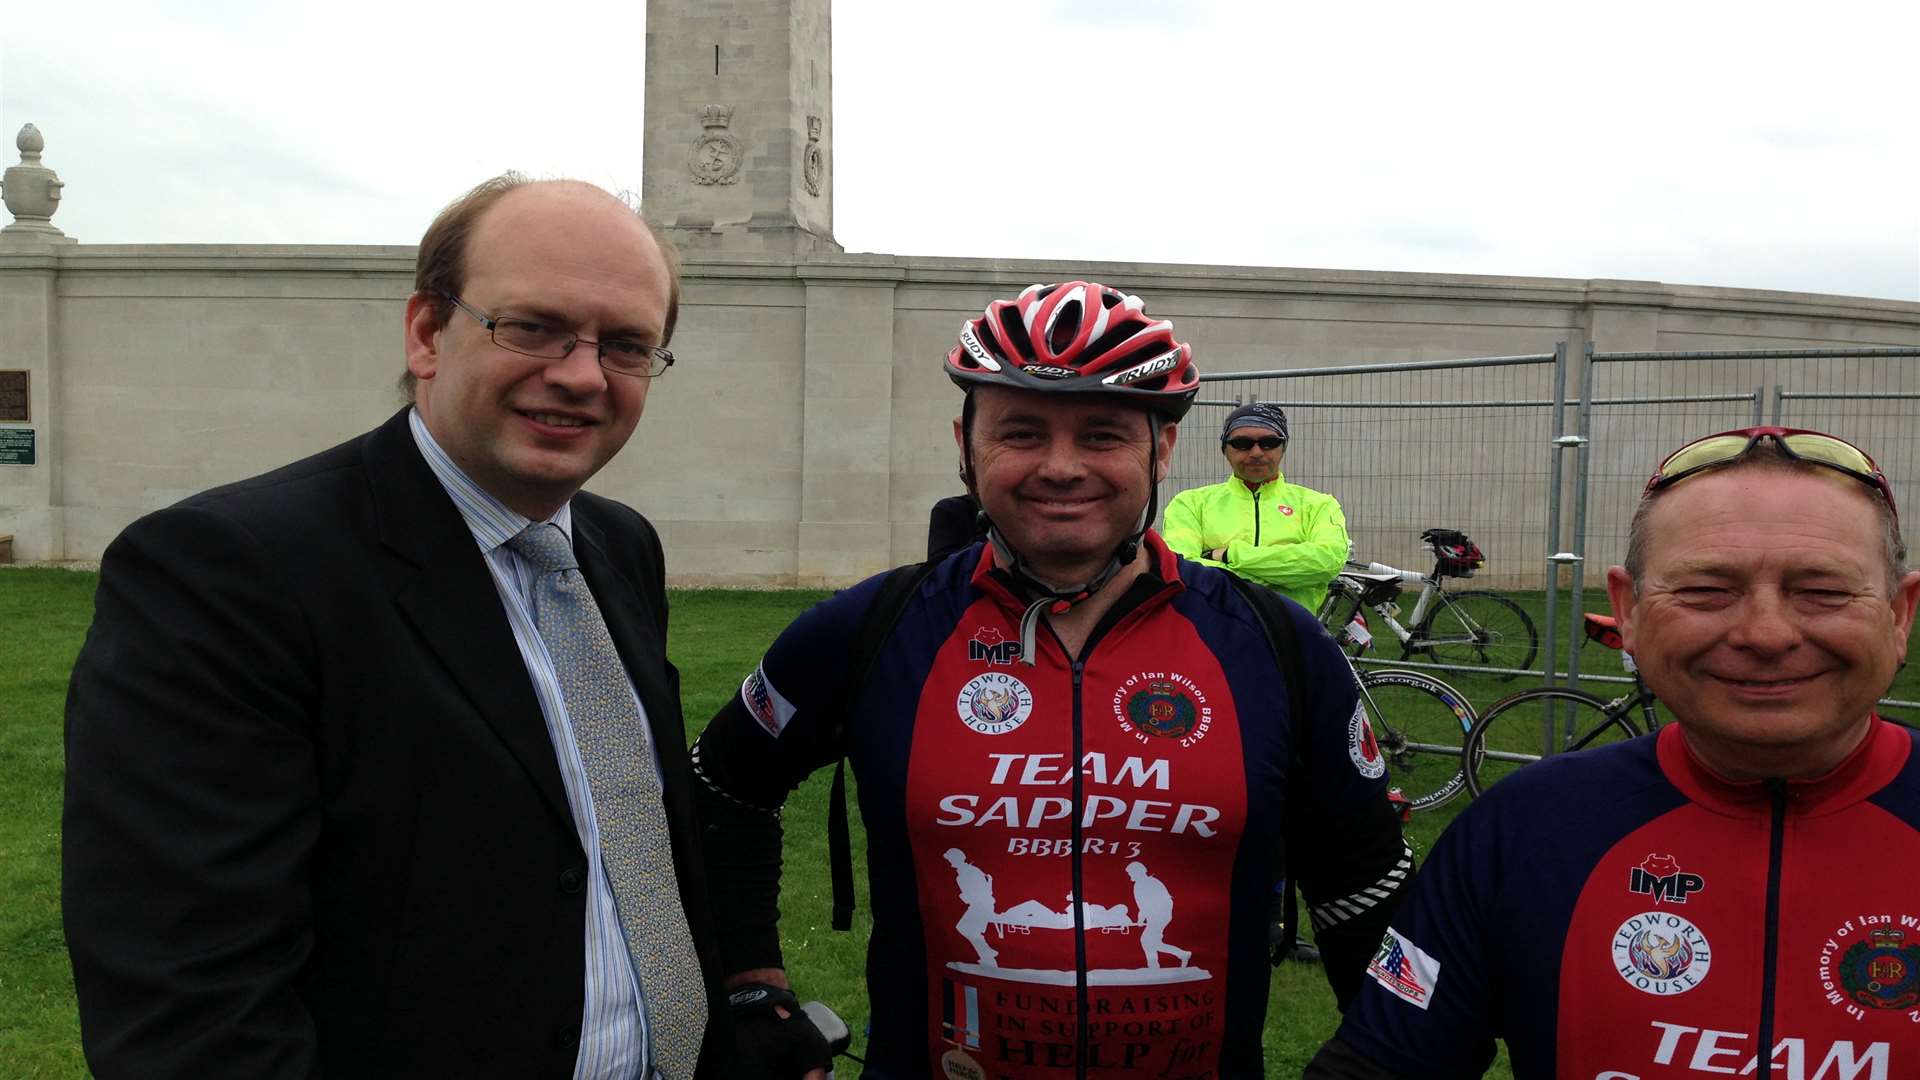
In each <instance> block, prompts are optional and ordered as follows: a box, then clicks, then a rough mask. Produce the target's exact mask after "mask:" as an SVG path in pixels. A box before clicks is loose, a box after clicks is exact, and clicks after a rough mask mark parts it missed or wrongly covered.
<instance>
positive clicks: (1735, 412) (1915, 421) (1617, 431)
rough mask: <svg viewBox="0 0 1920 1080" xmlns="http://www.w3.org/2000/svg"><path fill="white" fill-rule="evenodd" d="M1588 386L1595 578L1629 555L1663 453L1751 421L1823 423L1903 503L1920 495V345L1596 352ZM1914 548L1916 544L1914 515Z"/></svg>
mask: <svg viewBox="0 0 1920 1080" xmlns="http://www.w3.org/2000/svg"><path fill="white" fill-rule="evenodd" d="M1588 371H1589V372H1590V374H1589V376H1588V379H1587V380H1585V382H1584V383H1583V385H1586V386H1590V387H1591V390H1590V391H1588V392H1585V393H1583V397H1585V398H1587V399H1588V401H1587V402H1585V403H1583V405H1582V408H1581V412H1580V417H1579V418H1580V419H1581V420H1582V421H1583V422H1584V427H1583V429H1582V433H1583V434H1586V435H1588V437H1589V438H1590V439H1591V440H1592V443H1591V445H1590V446H1589V448H1588V449H1587V451H1586V457H1587V460H1586V464H1585V467H1584V470H1583V471H1584V473H1585V477H1584V480H1585V489H1586V493H1587V512H1586V521H1587V522H1588V523H1589V524H1588V526H1587V528H1586V533H1585V540H1586V543H1585V551H1584V552H1583V554H1584V555H1585V556H1586V565H1587V566H1588V568H1589V571H1588V574H1587V576H1588V577H1589V578H1592V577H1593V576H1594V568H1598V567H1606V566H1610V565H1613V564H1615V563H1618V562H1620V561H1621V560H1622V559H1624V558H1625V557H1626V545H1627V524H1628V523H1629V522H1630V521H1631V520H1632V518H1633V510H1634V507H1635V505H1636V504H1637V503H1638V501H1639V499H1640V491H1641V489H1642V488H1644V487H1645V486H1646V483H1647V477H1648V476H1649V475H1651V474H1652V472H1653V469H1654V467H1655V466H1656V465H1658V464H1659V463H1660V459H1661V458H1662V457H1664V456H1665V455H1667V454H1669V453H1671V452H1672V451H1674V450H1675V449H1678V448H1679V447H1680V445H1681V444H1682V443H1685V442H1687V441H1688V440H1689V439H1694V438H1698V437H1699V436H1701V435H1705V434H1709V433H1711V432H1715V431H1722V430H1726V429H1728V428H1736V427H1745V426H1747V425H1749V424H1782V425H1785V426H1788V427H1805V428H1816V429H1818V430H1820V431H1825V432H1828V433H1829V434H1833V435H1838V436H1839V437H1841V438H1843V439H1846V440H1847V441H1848V442H1851V443H1854V444H1856V445H1858V446H1860V447H1862V448H1864V449H1865V450H1866V451H1867V452H1868V453H1869V454H1872V455H1873V456H1874V459H1875V460H1876V461H1878V462H1879V463H1880V467H1881V469H1882V470H1883V471H1884V472H1885V473H1886V474H1887V476H1888V478H1889V479H1890V480H1891V481H1892V482H1893V488H1894V496H1895V498H1896V500H1897V501H1898V502H1899V504H1900V505H1903V506H1913V505H1915V504H1916V500H1920V349H1867V350H1839V351H1817V350H1798V349H1794V350H1789V349H1775V350H1748V351H1743V352H1693V353H1604V352H1601V353H1592V354H1591V355H1590V357H1589V363H1588ZM1903 524H1904V525H1905V531H1906V534H1907V543H1908V545H1909V546H1912V544H1913V543H1914V542H1915V540H1916V539H1920V533H1917V532H1916V524H1920V523H1917V522H1915V521H1914V520H1913V518H1912V515H1911V514H1910V515H1909V516H1908V520H1907V521H1906V522H1905V523H1903Z"/></svg>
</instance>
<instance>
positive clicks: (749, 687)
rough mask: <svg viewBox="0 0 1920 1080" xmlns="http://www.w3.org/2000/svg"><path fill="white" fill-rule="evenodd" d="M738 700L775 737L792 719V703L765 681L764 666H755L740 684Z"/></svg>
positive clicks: (777, 736)
mask: <svg viewBox="0 0 1920 1080" xmlns="http://www.w3.org/2000/svg"><path fill="white" fill-rule="evenodd" d="M740 701H741V703H742V704H744V705H746V707H747V711H748V712H750V713H752V714H753V718H754V719H755V720H757V721H759V723H760V726H761V727H763V728H766V729H767V734H769V735H771V736H773V737H774V738H776V739H777V738H779V737H780V733H781V732H782V731H785V730H786V729H787V721H789V720H792V719H793V705H792V704H791V703H789V702H788V701H787V699H786V698H783V697H781V696H780V691H778V690H775V689H774V688H773V684H772V683H770V682H768V681H767V672H766V669H765V668H762V667H759V666H756V667H755V668H754V669H753V674H751V675H749V676H747V677H746V679H745V681H743V682H742V683H741V684H740Z"/></svg>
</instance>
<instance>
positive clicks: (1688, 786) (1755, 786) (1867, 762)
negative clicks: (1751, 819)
mask: <svg viewBox="0 0 1920 1080" xmlns="http://www.w3.org/2000/svg"><path fill="white" fill-rule="evenodd" d="M1870 724H1871V726H1870V727H1869V728H1868V730H1867V736H1866V738H1864V739H1862V740H1861V741H1860V745H1859V746H1856V747H1854V749H1853V751H1852V752H1851V753H1849V754H1848V755H1847V756H1846V758H1845V759H1844V760H1842V761H1841V762H1840V764H1838V765H1836V766H1834V767H1833V769H1832V770H1830V771H1829V772H1827V773H1826V774H1825V775H1823V776H1815V777H1810V778H1807V779H1802V780H1789V781H1787V784H1786V792H1787V802H1788V803H1789V805H1791V806H1792V807H1794V809H1795V810H1796V812H1798V813H1803V814H1825V813H1832V812H1835V811H1838V810H1844V809H1846V808H1847V807H1850V806H1853V805H1854V804H1856V803H1858V802H1860V801H1861V800H1863V799H1865V798H1867V797H1868V796H1871V795H1872V794H1873V793H1875V792H1877V791H1879V790H1880V789H1881V788H1883V787H1885V786H1887V784H1888V783H1890V782H1891V781H1892V780H1893V778H1894V776H1895V775H1896V774H1898V773H1899V772H1900V769H1901V768H1902V767H1903V766H1905V765H1906V763H1907V756H1908V755H1909V754H1910V753H1911V752H1912V750H1913V739H1912V737H1911V736H1909V735H1908V734H1907V729H1905V728H1902V727H1899V726H1897V725H1894V724H1890V723H1888V722H1886V721H1885V720H1882V719H1880V718H1879V717H1878V716H1875V717H1874V718H1873V719H1872V720H1871V721H1870ZM1657 738H1658V739H1659V742H1658V743H1657V744H1656V752H1657V755H1658V757H1659V759H1660V768H1661V769H1662V771H1664V772H1665V773H1666V774H1667V778H1668V779H1669V780H1671V781H1673V783H1674V786H1676V787H1678V788H1679V789H1680V790H1681V792H1682V793H1684V794H1685V795H1686V796H1687V797H1688V798H1690V799H1692V800H1693V801H1694V802H1696V803H1699V804H1700V805H1702V806H1705V807H1707V808H1708V809H1710V810H1716V811H1719V812H1721V813H1725V814H1732V815H1735V816H1750V815H1754V814H1761V813H1765V812H1766V808H1767V805H1768V799H1769V796H1768V793H1767V787H1766V782H1765V781H1762V780H1729V779H1727V778H1726V777H1724V776H1721V775H1720V774H1718V773H1716V772H1714V771H1713V770H1712V769H1710V768H1708V767H1707V764H1706V763H1705V762H1703V761H1701V760H1700V759H1699V758H1698V757H1696V756H1694V753H1693V750H1692V748H1691V747H1689V746H1688V745H1687V740H1686V737H1685V735H1684V733H1683V732H1682V730H1681V725H1679V724H1677V723H1673V724H1668V725H1666V726H1665V727H1663V728H1661V729H1660V734H1659V735H1658V736H1657Z"/></svg>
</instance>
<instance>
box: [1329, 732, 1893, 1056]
mask: <svg viewBox="0 0 1920 1080" xmlns="http://www.w3.org/2000/svg"><path fill="white" fill-rule="evenodd" d="M1916 738H1917V737H1916V733H1915V732H1913V731H1911V730H1909V729H1907V728H1903V727H1900V726H1897V725H1894V724H1890V723H1887V722H1885V721H1882V720H1878V719H1876V720H1874V721H1873V723H1872V727H1871V729H1870V730H1869V733H1868V737H1867V738H1866V740H1865V741H1864V742H1863V743H1862V744H1861V745H1860V747H1859V748H1858V749H1856V750H1855V751H1854V752H1853V754H1852V755H1850V756H1849V757H1848V758H1847V759H1846V760H1845V761H1844V762H1842V763H1841V765H1840V766H1839V767H1838V768H1836V769H1835V770H1833V771H1832V772H1830V773H1829V774H1827V775H1826V776H1823V777H1820V778H1817V779H1813V780H1807V781H1766V782H1751V783H1735V782H1731V781H1728V780H1725V779H1723V778H1721V777H1719V776H1718V775H1716V774H1714V773H1712V772H1711V771H1709V770H1708V769H1707V768H1706V767H1705V766H1703V765H1702V764H1701V763H1700V762H1699V761H1698V760H1697V759H1696V758H1694V756H1693V755H1692V753H1691V752H1690V751H1689V750H1688V749H1687V745H1686V740H1685V738H1684V737H1683V734H1682V731H1681V729H1680V728H1679V727H1677V726H1671V725H1670V726H1668V727H1667V728H1665V729H1664V730H1662V731H1661V732H1660V733H1659V734H1658V735H1657V736H1651V737H1647V738H1642V739H1636V740H1633V741H1631V742H1628V743H1624V744H1621V745H1618V746H1614V747H1609V748H1606V749H1601V750H1594V751H1587V752H1583V753H1579V754H1572V755H1567V756H1566V757H1563V758H1555V759H1551V760H1549V761H1547V762H1543V763H1541V764H1540V765H1537V766H1533V767H1530V768H1528V769H1525V770H1523V771H1521V772H1519V773H1517V774H1515V775H1514V776H1512V777H1510V778H1509V779H1507V780H1503V781H1502V782H1501V783H1500V784H1499V785H1497V786H1496V787H1494V788H1493V789H1492V790H1491V791H1490V792H1489V793H1488V794H1487V796H1486V797H1485V798H1483V799H1481V800H1480V801H1479V802H1477V803H1476V804H1475V805H1474V806H1473V807H1471V808H1470V809H1469V810H1468V811H1467V812H1466V813H1463V814H1462V815H1461V816H1460V817H1459V819H1458V820H1456V821H1455V822H1454V823H1453V825H1452V826H1451V827H1449V829H1448V830H1447V832H1446V834H1444V835H1443V836H1442V837H1441V839H1440V841H1439V843H1437V844H1436V845H1435V847H1434V850H1433V854H1432V856H1431V857H1430V858H1429V859H1428V860H1427V861H1426V863H1425V864H1424V865H1423V866H1422V868H1421V881H1420V885H1419V888H1417V889H1416V890H1414V894H1413V897H1412V899H1411V900H1409V902H1408V903H1407V905H1406V906H1405V907H1404V908H1403V909H1401V911H1400V912H1399V913H1398V914H1397V915H1396V916H1395V917H1394V919H1393V926H1392V929H1391V930H1390V931H1389V932H1388V934H1387V937H1386V939H1385V940H1384V941H1383V943H1382V944H1381V946H1380V948H1379V950H1378V952H1377V954H1376V957H1375V960H1374V961H1373V963H1372V964H1371V965H1370V967H1369V974H1370V975H1371V976H1372V978H1371V979H1370V980H1369V981H1368V982H1367V984H1366V985H1365V986H1364V987H1363V988H1362V991H1361V993H1360V996H1359V997H1358V998H1357V999H1356V1000H1355V1002H1354V1004H1353V1006H1352V1007H1351V1008H1350V1010H1349V1011H1348V1014H1347V1017H1346V1019H1345V1022H1344V1023H1343V1024H1342V1025H1341V1028H1340V1031H1339V1033H1338V1037H1337V1038H1338V1041H1339V1042H1340V1043H1342V1044H1345V1047H1346V1048H1348V1049H1351V1050H1352V1051H1355V1052H1357V1053H1358V1055H1359V1056H1360V1057H1362V1058H1364V1059H1367V1061H1369V1062H1371V1063H1373V1064H1375V1065H1377V1066H1379V1071H1374V1070H1372V1069H1369V1068H1365V1067H1357V1068H1356V1067H1348V1068H1334V1067H1329V1068H1327V1069H1325V1070H1324V1071H1322V1070H1321V1069H1320V1067H1319V1065H1320V1063H1319V1062H1318V1061H1316V1065H1315V1067H1314V1068H1310V1069H1309V1071H1308V1076H1310V1077H1349V1076H1351V1077H1376V1076H1394V1077H1409V1078H1410V1077H1419V1078H1422V1080H1425V1078H1428V1077H1433V1078H1449V1077H1477V1076H1479V1075H1481V1073H1482V1072H1483V1071H1484V1069H1485V1068H1486V1065H1487V1063H1488V1062H1489V1061H1490V1060H1491V1059H1492V1056H1493V1049H1494V1040H1495V1039H1496V1038H1499V1039H1504V1040H1505V1041H1506V1043H1507V1047H1508V1051H1509V1054H1510V1057H1511V1060H1512V1064H1513V1071H1514V1075H1515V1076H1516V1077H1521V1078H1530V1077H1559V1078H1568V1080H1656V1078H1659V1080H1669V1078H1679V1077H1686V1078H1689V1080H1703V1078H1706V1077H1714V1076H1745V1077H1752V1076H1761V1077H1770V1078H1771V1080H1903V1078H1910V1077H1920V877H1917V876H1916V871H1915V867H1916V866H1920V755H1917V754H1916V753H1915V750H1916ZM1329 1051H1330V1053H1331V1056H1341V1055H1340V1054H1339V1048H1338V1047H1330V1048H1329ZM1322 1056H1323V1058H1326V1057H1329V1056H1330V1054H1323V1055H1322ZM1348 1064H1349V1066H1351V1064H1352V1063H1348Z"/></svg>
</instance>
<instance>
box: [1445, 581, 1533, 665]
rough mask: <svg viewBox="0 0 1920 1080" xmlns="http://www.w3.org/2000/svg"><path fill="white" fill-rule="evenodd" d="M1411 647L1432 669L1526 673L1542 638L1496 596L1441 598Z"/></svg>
mask: <svg viewBox="0 0 1920 1080" xmlns="http://www.w3.org/2000/svg"><path fill="white" fill-rule="evenodd" d="M1422 639H1425V640H1424V641H1422ZM1414 647H1415V648H1424V649H1425V650H1426V652H1427V655H1428V656H1429V657H1431V658H1432V660H1433V662H1434V663H1436V664H1457V665H1460V666H1462V667H1467V666H1471V667H1492V668H1514V669H1516V670H1522V671H1525V670H1530V669H1531V668H1532V667H1533V658H1534V656H1535V655H1536V654H1538V653H1539V651H1540V635H1539V634H1538V633H1536V632H1535V631H1534V629H1533V619H1532V617H1531V616H1529V615H1528V614H1527V613H1526V610H1525V609H1523V608H1522V607H1521V606H1520V605H1519V604H1516V603H1514V602H1513V601H1512V600H1511V599H1508V598H1507V597H1504V596H1501V595H1500V594H1499V593H1493V592H1479V591H1473V592H1458V593H1441V594H1440V602H1439V603H1437V604H1435V605H1434V606H1433V611H1432V612H1431V613H1430V614H1428V616H1427V619H1426V621H1425V622H1423V623H1421V624H1420V629H1419V632H1418V634H1417V635H1416V636H1415V638H1414ZM1495 677H1496V678H1499V679H1501V680H1503V681H1504V680H1507V679H1511V678H1513V676H1512V675H1500V676H1495Z"/></svg>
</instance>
